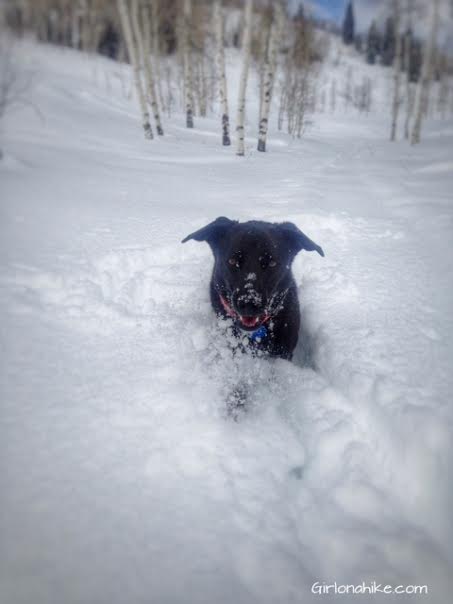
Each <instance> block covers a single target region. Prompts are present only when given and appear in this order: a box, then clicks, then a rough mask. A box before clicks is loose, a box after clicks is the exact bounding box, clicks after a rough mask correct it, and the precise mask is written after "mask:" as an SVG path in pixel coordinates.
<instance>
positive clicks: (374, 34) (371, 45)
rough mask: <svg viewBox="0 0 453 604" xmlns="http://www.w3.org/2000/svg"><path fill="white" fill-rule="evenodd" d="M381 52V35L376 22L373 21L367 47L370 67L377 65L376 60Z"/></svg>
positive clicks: (367, 58)
mask: <svg viewBox="0 0 453 604" xmlns="http://www.w3.org/2000/svg"><path fill="white" fill-rule="evenodd" d="M380 51H381V38H380V35H379V31H378V28H377V26H376V22H375V21H373V22H372V23H371V25H370V29H369V30H368V37H367V46H366V60H367V62H368V63H369V64H370V65H374V64H375V63H376V59H377V57H378V55H379V53H380Z"/></svg>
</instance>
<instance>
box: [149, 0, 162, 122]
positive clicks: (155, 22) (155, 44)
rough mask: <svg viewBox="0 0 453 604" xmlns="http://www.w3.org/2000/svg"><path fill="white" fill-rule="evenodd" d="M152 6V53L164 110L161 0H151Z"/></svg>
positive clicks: (160, 99) (160, 100)
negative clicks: (160, 23) (161, 66)
mask: <svg viewBox="0 0 453 604" xmlns="http://www.w3.org/2000/svg"><path fill="white" fill-rule="evenodd" d="M150 8H151V31H152V36H151V39H152V55H153V58H154V74H155V81H156V86H157V92H158V94H159V102H160V106H161V107H162V111H164V109H165V106H164V95H163V92H162V78H161V69H160V44H159V41H160V40H159V1H158V0H150Z"/></svg>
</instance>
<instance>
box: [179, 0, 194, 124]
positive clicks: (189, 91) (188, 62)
mask: <svg viewBox="0 0 453 604" xmlns="http://www.w3.org/2000/svg"><path fill="white" fill-rule="evenodd" d="M191 21H192V2H191V0H183V23H182V46H183V49H182V52H183V61H184V92H185V99H186V126H187V128H193V108H194V98H193V77H192V57H191V54H192V53H191V38H190V28H191Z"/></svg>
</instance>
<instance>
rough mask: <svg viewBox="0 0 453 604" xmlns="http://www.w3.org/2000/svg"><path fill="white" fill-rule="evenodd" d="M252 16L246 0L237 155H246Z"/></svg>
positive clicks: (248, 0)
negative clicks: (245, 133)
mask: <svg viewBox="0 0 453 604" xmlns="http://www.w3.org/2000/svg"><path fill="white" fill-rule="evenodd" d="M252 15H253V0H245V7H244V33H243V37H242V69H241V79H240V81H239V97H238V111H237V117H236V136H237V148H236V153H237V155H245V148H244V122H245V100H246V97H245V95H246V92H247V79H248V73H249V65H250V51H251V42H252Z"/></svg>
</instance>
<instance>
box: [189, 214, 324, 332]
mask: <svg viewBox="0 0 453 604" xmlns="http://www.w3.org/2000/svg"><path fill="white" fill-rule="evenodd" d="M189 239H195V240H196V241H206V242H207V243H208V244H209V245H210V247H211V249H212V252H213V254H214V259H215V264H214V271H213V275H212V285H213V287H214V289H215V291H216V292H217V293H218V295H219V298H220V302H221V305H222V307H223V309H224V311H225V313H226V314H227V315H228V316H230V317H231V318H233V319H234V320H235V321H236V322H237V323H239V324H240V326H241V327H242V328H243V329H245V330H253V329H256V328H257V327H259V326H260V325H261V324H262V323H264V322H265V321H266V320H267V319H268V318H269V317H271V316H273V315H275V314H276V313H277V312H278V310H279V306H280V305H282V304H283V302H284V297H285V295H286V291H287V288H288V284H289V280H290V278H291V272H290V271H291V264H292V261H293V259H294V257H295V256H296V254H297V253H298V252H299V251H300V250H302V249H304V250H308V251H317V252H318V253H319V254H321V256H324V252H323V251H322V249H321V248H320V247H319V246H318V245H316V243H314V242H313V241H311V239H309V238H308V237H307V236H306V235H305V234H304V233H302V231H300V230H299V229H298V228H297V227H296V225H294V224H292V223H291V222H283V223H279V224H274V223H270V222H263V221H255V220H252V221H249V222H244V223H239V222H237V221H233V220H230V219H228V218H224V217H221V218H217V220H215V221H214V222H211V223H210V224H208V225H207V226H205V227H203V228H202V229H200V230H198V231H195V232H194V233H191V234H190V235H188V236H187V237H186V238H185V239H184V240H183V243H184V242H185V241H188V240H189Z"/></svg>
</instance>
